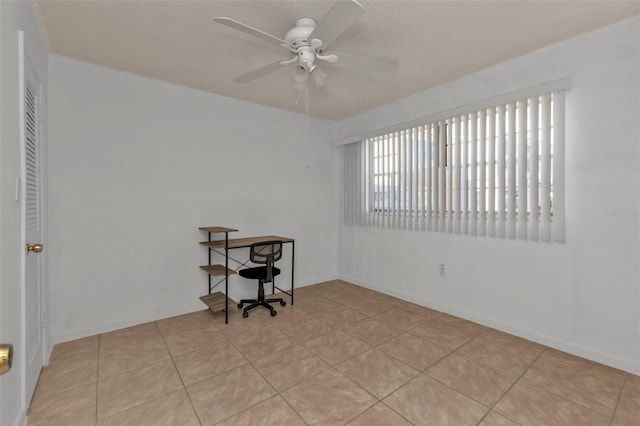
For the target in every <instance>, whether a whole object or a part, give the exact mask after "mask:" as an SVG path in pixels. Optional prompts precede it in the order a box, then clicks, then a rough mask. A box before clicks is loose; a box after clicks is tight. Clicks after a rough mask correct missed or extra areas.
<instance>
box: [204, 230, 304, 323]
mask: <svg viewBox="0 0 640 426" xmlns="http://www.w3.org/2000/svg"><path fill="white" fill-rule="evenodd" d="M199 229H200V230H201V231H205V232H207V233H208V235H209V239H208V241H201V242H200V245H203V246H205V247H207V248H208V249H209V265H204V266H200V269H202V270H204V271H206V272H207V273H208V274H209V295H211V290H212V287H211V276H224V277H225V278H224V280H225V294H224V311H225V314H224V315H225V320H224V321H225V324H228V322H229V312H228V311H229V302H228V300H229V297H228V290H229V289H228V279H229V275H232V274H235V273H236V271H235V270H233V269H230V268H229V250H232V249H240V248H248V247H251V245H252V244H254V243H262V242H265V241H274V240H278V241H282V242H283V244H291V293H289V292H287V291H285V290H283V289H281V288H279V287H277V286H276V285H275V280H274V282H273V284H272V285H273V289H274V291H275V289H276V288H277V289H278V290H280V291H281V292H283V293H284V294H287V295H288V296H289V297H290V298H291V305H293V292H294V272H295V269H294V265H295V253H296V249H295V240H294V239H293V238H289V237H281V236H278V235H263V236H259V237H244V238H229V237H228V235H229V234H228V233H229V232H236V231H237V230H236V229H232V228H224V227H219V226H213V227H203V228H199ZM212 233H224V234H225V239H224V240H212V239H211V234H212ZM211 250H213V251H216V252H217V253H219V254H221V255H223V256H224V257H225V264H224V266H223V265H211ZM222 250H224V252H222ZM234 262H237V263H238V264H240V267H242V266H244V265H245V264H246V263H247V262H248V261H247V262H239V261H237V260H235V259H234ZM221 282H222V281H221ZM218 284H220V283H218ZM216 285H217V284H216ZM201 299H202V298H201ZM203 301H204V300H203ZM221 302H222V300H220V298H218V302H217V303H216V306H219V307H220V308H221V307H222V303H221ZM205 303H207V302H206V301H205ZM207 305H209V303H207ZM209 307H210V308H212V307H211V305H209ZM212 310H213V308H212Z"/></svg>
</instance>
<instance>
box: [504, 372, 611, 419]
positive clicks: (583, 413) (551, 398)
mask: <svg viewBox="0 0 640 426" xmlns="http://www.w3.org/2000/svg"><path fill="white" fill-rule="evenodd" d="M494 409H495V410H496V411H497V412H499V413H501V414H503V415H505V416H506V417H508V418H510V419H513V420H515V421H516V422H518V423H520V424H522V425H548V426H554V425H558V426H565V425H580V426H589V425H607V424H609V419H608V418H607V417H605V416H603V415H602V414H598V413H596V412H595V411H591V410H589V409H588V408H585V407H583V406H581V405H578V404H575V403H573V402H571V401H568V400H566V399H563V398H560V397H558V396H555V395H553V394H552V393H549V392H546V391H544V390H542V389H539V388H537V387H534V386H529V385H527V384H525V383H524V382H522V381H519V382H518V383H516V384H515V385H514V386H513V387H512V388H511V389H510V390H509V391H508V392H507V394H506V395H505V396H504V397H503V398H502V399H501V400H500V402H498V404H496V406H495V407H494Z"/></svg>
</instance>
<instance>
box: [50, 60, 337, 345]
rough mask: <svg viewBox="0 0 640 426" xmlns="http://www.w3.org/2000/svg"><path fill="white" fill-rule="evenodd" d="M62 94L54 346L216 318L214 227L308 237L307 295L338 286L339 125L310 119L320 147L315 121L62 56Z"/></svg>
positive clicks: (303, 275)
mask: <svg viewBox="0 0 640 426" xmlns="http://www.w3.org/2000/svg"><path fill="white" fill-rule="evenodd" d="M230 84H232V83H230ZM50 87H51V89H50V111H51V112H50V151H49V152H50V154H49V193H50V199H51V201H50V204H49V207H50V209H49V215H50V243H49V246H50V252H49V254H50V264H51V266H50V286H51V318H50V322H51V332H52V336H53V339H54V341H64V340H69V339H72V338H77V337H81V336H86V335H91V334H94V333H97V332H101V331H106V330H110V329H115V328H119V327H123V326H128V325H132V324H137V323H140V322H144V321H149V320H154V319H157V318H163V317H166V316H170V315H175V314H179V313H184V312H190V311H194V310H199V309H206V306H205V305H204V304H202V302H200V300H198V297H199V296H202V295H204V294H206V293H207V284H206V283H207V276H206V274H205V273H204V272H202V271H201V270H200V269H199V268H198V265H203V264H206V263H207V251H206V249H205V248H203V247H201V246H199V245H198V241H203V240H205V239H206V233H204V232H202V231H199V230H198V227H200V226H227V227H232V228H236V229H239V230H240V232H238V233H234V234H232V235H231V237H235V236H237V237H242V236H251V235H269V234H279V235H284V236H289V237H293V238H295V239H296V256H295V259H296V264H295V267H296V283H297V285H304V284H309V283H313V282H317V281H320V280H325V279H328V278H333V277H335V276H336V273H337V272H336V271H337V270H336V264H337V261H336V258H337V229H338V225H337V219H336V214H335V212H336V209H337V202H336V200H337V198H336V194H335V178H334V176H335V170H334V163H335V149H334V148H333V144H332V134H331V133H330V132H331V131H332V126H331V125H329V122H327V121H324V120H320V119H313V118H311V119H309V137H310V140H308V141H307V137H306V123H307V121H306V118H305V117H304V116H303V115H300V114H295V113H291V112H286V111H282V110H278V109H274V108H268V107H263V106H258V105H255V104H251V103H248V102H244V101H238V100H234V99H230V98H226V97H222V96H217V95H213V94H210V93H205V92H201V91H196V90H192V89H187V88H184V87H179V86H174V85H170V84H166V83H163V82H159V81H156V80H151V79H148V78H143V77H140V76H135V75H131V74H126V73H122V72H118V71H114V70H110V69H107V68H103V67H98V66H94V65H89V64H86V63H82V62H78V61H74V60H70V59H67V58H64V57H60V56H55V55H52V57H51V62H50ZM291 101H292V102H294V101H295V100H294V99H293V98H292V99H291ZM285 250H289V249H288V248H286V249H285ZM233 254H234V256H236V257H239V258H244V260H246V258H247V257H248V256H247V254H248V250H244V251H241V252H240V253H237V252H234V253H233ZM220 260H221V259H220V258H218V262H219V261H220ZM289 265H290V256H289V252H287V251H285V257H284V258H283V260H282V267H283V269H284V271H285V272H283V275H282V276H281V279H280V282H281V283H283V288H288V280H289V279H290V275H289V272H288V271H289V269H288V268H289ZM285 283H287V284H285ZM230 287H231V289H230V294H231V296H232V297H233V298H235V299H236V300H237V298H238V297H241V296H242V297H249V296H255V292H256V291H257V285H256V283H254V282H248V281H246V280H244V279H242V278H239V277H238V276H233V277H231V279H230Z"/></svg>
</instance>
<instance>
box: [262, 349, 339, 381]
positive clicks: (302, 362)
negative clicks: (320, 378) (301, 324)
mask: <svg viewBox="0 0 640 426" xmlns="http://www.w3.org/2000/svg"><path fill="white" fill-rule="evenodd" d="M253 365H254V366H255V367H256V368H257V369H258V371H259V372H260V373H262V375H263V376H264V377H265V378H266V379H267V380H268V381H269V383H271V385H272V386H273V387H275V388H276V390H278V391H280V392H281V391H283V390H285V389H287V388H289V387H291V386H293V385H296V384H298V383H300V382H302V381H303V380H305V379H308V378H310V377H313V376H315V375H316V374H318V373H320V372H322V371H324V370H326V369H328V368H329V365H328V364H327V363H325V362H324V361H322V360H321V359H320V358H318V357H317V356H315V355H314V354H313V353H311V352H309V351H308V350H307V349H305V348H304V347H302V346H300V345H294V346H291V347H288V348H286V349H283V350H281V351H280V352H276V353H274V354H271V355H268V356H266V357H264V358H260V359H258V360H256V361H254V363H253Z"/></svg>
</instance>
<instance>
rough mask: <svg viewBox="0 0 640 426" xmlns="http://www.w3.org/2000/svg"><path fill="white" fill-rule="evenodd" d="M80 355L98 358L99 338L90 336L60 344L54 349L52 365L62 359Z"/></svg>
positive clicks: (51, 359)
mask: <svg viewBox="0 0 640 426" xmlns="http://www.w3.org/2000/svg"><path fill="white" fill-rule="evenodd" d="M79 355H87V356H94V357H97V356H98V336H90V337H85V338H82V339H76V340H72V341H69V342H64V343H58V344H57V345H55V346H54V347H53V351H52V352H51V357H50V359H49V362H50V363H53V362H55V361H58V360H60V359H62V358H67V357H75V356H79Z"/></svg>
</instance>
